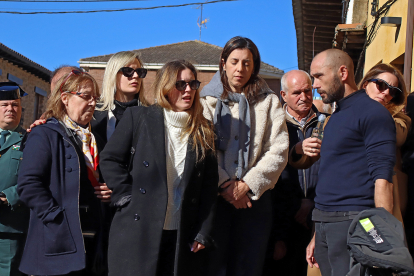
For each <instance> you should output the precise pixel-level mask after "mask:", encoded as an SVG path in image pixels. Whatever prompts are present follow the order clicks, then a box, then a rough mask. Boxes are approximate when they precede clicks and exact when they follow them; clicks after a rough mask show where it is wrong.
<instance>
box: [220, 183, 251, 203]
mask: <svg viewBox="0 0 414 276" xmlns="http://www.w3.org/2000/svg"><path fill="white" fill-rule="evenodd" d="M220 187H221V188H222V189H223V191H222V192H221V193H220V195H221V196H222V197H223V198H224V199H225V200H227V201H228V202H229V203H231V204H233V205H234V207H235V208H236V209H242V208H243V209H244V208H251V207H252V203H251V202H250V199H249V197H248V196H247V195H246V194H247V192H248V191H249V190H250V188H249V186H247V184H246V183H245V182H244V181H243V180H229V181H227V182H224V183H223V184H222V185H221V186H220Z"/></svg>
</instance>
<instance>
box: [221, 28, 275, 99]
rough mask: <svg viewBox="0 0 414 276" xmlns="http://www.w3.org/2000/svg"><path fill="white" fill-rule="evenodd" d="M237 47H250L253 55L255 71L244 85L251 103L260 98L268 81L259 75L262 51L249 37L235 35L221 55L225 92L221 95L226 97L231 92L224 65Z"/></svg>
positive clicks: (222, 79)
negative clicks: (260, 51)
mask: <svg viewBox="0 0 414 276" xmlns="http://www.w3.org/2000/svg"><path fill="white" fill-rule="evenodd" d="M236 49H248V50H249V51H250V52H251V53H252V56H253V73H252V75H251V76H250V79H249V80H248V82H247V83H246V84H245V86H244V94H245V95H246V98H247V100H248V101H249V102H250V103H254V102H255V101H257V99H258V96H259V95H258V94H259V92H260V91H261V90H262V89H264V88H265V87H267V84H266V82H265V81H264V80H263V79H262V78H261V77H260V76H259V71H260V64H261V59H260V53H259V50H258V49H257V46H256V44H254V43H253V41H251V40H250V39H248V38H247V37H241V36H235V37H233V38H232V39H230V40H229V41H227V43H226V45H225V46H224V48H223V51H222V52H221V55H220V63H219V64H220V66H219V68H220V77H221V83H222V84H223V94H222V95H221V97H222V99H226V98H227V95H228V92H229V91H230V92H231V88H230V85H229V81H228V79H227V75H226V72H225V71H224V70H223V65H224V64H225V63H226V62H227V59H228V58H229V56H230V54H231V52H233V51H234V50H236Z"/></svg>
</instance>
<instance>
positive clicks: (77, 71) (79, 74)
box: [59, 70, 89, 93]
mask: <svg viewBox="0 0 414 276" xmlns="http://www.w3.org/2000/svg"><path fill="white" fill-rule="evenodd" d="M84 74H85V75H89V74H88V73H85V72H82V71H79V70H72V71H71V72H70V73H69V75H67V76H66V78H65V79H64V80H63V82H62V84H61V85H60V87H59V91H60V93H63V92H67V91H62V87H63V86H64V85H65V83H66V82H67V80H68V79H69V78H70V76H72V75H75V76H81V75H84Z"/></svg>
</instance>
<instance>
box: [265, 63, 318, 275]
mask: <svg viewBox="0 0 414 276" xmlns="http://www.w3.org/2000/svg"><path fill="white" fill-rule="evenodd" d="M281 83H282V91H281V92H280V94H281V96H282V97H283V100H284V101H285V102H286V104H285V105H284V106H283V109H284V110H285V114H286V124H287V128H288V132H289V148H290V152H289V160H292V161H297V160H298V159H299V158H300V157H301V156H302V154H303V150H302V148H303V147H312V148H315V149H318V150H319V148H320V146H321V140H319V139H318V138H312V137H311V136H312V132H313V129H314V128H315V127H316V126H317V124H318V117H319V116H320V115H321V113H320V112H319V111H318V109H317V108H316V107H315V106H314V105H313V104H312V102H313V95H312V82H311V78H310V76H309V74H308V73H306V72H305V71H302V70H292V71H289V72H287V73H286V74H284V75H283V77H282V80H281ZM318 170H319V162H316V163H315V164H313V165H312V166H311V167H309V168H307V169H297V168H294V167H292V166H291V165H290V164H288V165H287V166H286V168H285V169H284V171H283V172H282V174H281V176H280V178H279V181H278V183H277V185H276V187H275V189H274V190H272V196H273V199H274V200H273V202H274V212H275V213H276V216H274V219H275V222H274V231H273V233H274V235H273V236H272V240H271V241H270V247H272V248H274V249H273V259H274V260H278V259H281V258H283V256H284V255H285V253H286V251H287V253H286V256H285V257H284V258H283V262H274V261H272V260H270V258H268V260H267V262H266V268H265V275H275V274H280V275H306V270H307V263H306V258H305V257H306V246H307V245H308V243H309V241H310V240H311V234H312V220H311V213H312V212H311V211H312V210H313V207H314V202H313V199H314V197H315V186H316V183H317V181H318ZM286 244H288V246H289V250H286Z"/></svg>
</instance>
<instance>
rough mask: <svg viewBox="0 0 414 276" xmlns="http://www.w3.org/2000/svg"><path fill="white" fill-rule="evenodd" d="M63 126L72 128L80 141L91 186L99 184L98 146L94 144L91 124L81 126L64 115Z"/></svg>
mask: <svg viewBox="0 0 414 276" xmlns="http://www.w3.org/2000/svg"><path fill="white" fill-rule="evenodd" d="M64 123H65V126H66V127H67V128H68V129H71V130H73V131H74V132H75V133H76V135H78V137H79V138H80V140H81V141H82V151H83V155H84V157H85V161H86V166H87V170H88V178H89V181H90V182H91V184H92V186H94V187H95V186H99V173H98V171H97V167H98V164H99V158H98V147H97V146H96V141H95V136H93V134H92V132H91V125H90V124H89V125H88V127H87V128H83V127H81V126H79V125H78V124H77V123H75V122H74V121H73V120H72V119H71V118H69V116H67V115H66V116H65V119H64Z"/></svg>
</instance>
